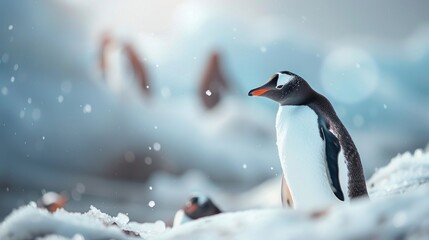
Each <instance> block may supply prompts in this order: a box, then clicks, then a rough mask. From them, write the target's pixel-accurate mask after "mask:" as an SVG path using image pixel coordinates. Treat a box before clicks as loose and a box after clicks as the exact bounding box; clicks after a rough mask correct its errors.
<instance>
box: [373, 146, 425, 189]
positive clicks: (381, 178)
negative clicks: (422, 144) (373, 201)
mask: <svg viewBox="0 0 429 240" xmlns="http://www.w3.org/2000/svg"><path fill="white" fill-rule="evenodd" d="M428 183H429V151H423V150H421V149H417V150H416V151H415V152H414V153H413V154H411V153H410V152H406V153H404V154H400V155H398V156H396V157H395V158H393V159H392V160H391V162H390V164H389V165H387V166H385V167H383V168H380V169H378V170H377V171H376V173H375V174H374V175H373V176H372V177H371V178H370V179H369V180H368V181H367V185H368V190H369V193H370V195H371V197H388V196H391V195H398V194H403V193H406V192H408V191H411V190H414V189H416V188H419V187H422V186H423V187H426V188H429V184H428Z"/></svg>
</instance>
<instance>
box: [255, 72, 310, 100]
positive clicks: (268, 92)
mask: <svg viewBox="0 0 429 240" xmlns="http://www.w3.org/2000/svg"><path fill="white" fill-rule="evenodd" d="M313 92H314V91H313V89H312V88H311V87H310V85H309V84H308V83H307V82H306V81H305V80H304V79H302V78H301V77H300V76H298V75H296V74H294V73H292V72H289V71H281V72H278V73H276V74H274V75H273V76H272V77H271V78H270V79H269V80H268V82H267V83H265V84H264V85H262V86H260V87H257V88H255V89H252V90H250V92H249V96H262V97H267V98H270V99H272V100H274V101H276V102H278V103H279V104H280V105H305V104H307V103H308V102H309V101H310V100H311V97H312V96H313Z"/></svg>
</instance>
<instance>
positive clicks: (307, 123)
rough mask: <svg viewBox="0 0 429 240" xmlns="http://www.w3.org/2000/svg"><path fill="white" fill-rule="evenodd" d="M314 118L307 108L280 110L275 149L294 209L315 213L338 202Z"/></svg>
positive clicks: (287, 107) (315, 116) (295, 107)
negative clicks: (330, 181)
mask: <svg viewBox="0 0 429 240" xmlns="http://www.w3.org/2000/svg"><path fill="white" fill-rule="evenodd" d="M317 118H318V117H317V115H316V113H315V112H314V111H313V110H312V109H311V108H309V107H308V106H280V107H279V110H278V113H277V119H276V130H277V147H278V151H279V157H280V162H281V165H282V169H283V174H284V176H285V179H286V181H287V184H288V186H289V189H290V192H291V195H292V199H293V203H294V208H296V209H316V208H321V207H325V206H327V205H330V204H332V203H334V202H338V201H339V200H338V199H337V198H336V196H335V195H334V193H333V192H332V190H331V187H330V184H329V180H328V176H327V167H326V160H325V158H326V155H325V142H324V141H323V139H322V138H321V137H320V131H319V125H318V121H317Z"/></svg>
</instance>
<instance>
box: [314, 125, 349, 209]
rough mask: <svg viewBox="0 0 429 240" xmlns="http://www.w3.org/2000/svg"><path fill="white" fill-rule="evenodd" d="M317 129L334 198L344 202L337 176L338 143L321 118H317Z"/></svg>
mask: <svg viewBox="0 0 429 240" xmlns="http://www.w3.org/2000/svg"><path fill="white" fill-rule="evenodd" d="M318 122H319V129H320V134H321V137H322V139H323V140H324V141H325V155H326V171H327V176H328V180H329V184H330V185H331V189H332V191H333V192H334V194H335V196H337V198H338V199H339V200H341V201H344V194H343V191H342V190H341V185H340V179H339V176H338V172H339V171H338V154H339V152H340V149H341V147H340V142H339V140H338V138H337V137H335V135H334V134H333V133H332V132H330V131H329V129H328V126H327V124H326V122H325V121H323V119H322V118H320V117H319V119H318Z"/></svg>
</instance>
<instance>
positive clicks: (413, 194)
mask: <svg viewBox="0 0 429 240" xmlns="http://www.w3.org/2000/svg"><path fill="white" fill-rule="evenodd" d="M428 181H429V153H428V152H424V151H422V150H417V151H416V152H415V153H414V154H411V153H405V154H403V155H398V156H397V157H395V158H394V159H392V161H391V163H390V164H389V165H388V166H386V167H384V168H382V169H380V170H378V171H377V172H376V173H375V174H374V176H372V178H371V179H370V180H369V181H368V185H369V191H370V195H371V200H365V199H362V200H358V201H355V202H353V204H350V205H348V204H341V205H336V206H331V207H330V208H328V209H321V210H320V211H318V212H304V211H294V210H290V209H283V208H265V209H252V210H246V211H238V212H228V213H223V214H219V215H216V216H212V217H206V218H202V219H199V220H196V221H192V222H189V223H186V224H183V225H181V226H179V227H176V228H173V229H170V228H168V227H166V226H165V224H164V223H163V222H162V221H157V222H155V223H143V224H142V223H137V222H132V221H130V220H129V218H128V217H127V216H126V215H125V214H122V213H119V214H118V216H116V217H111V216H109V215H107V214H104V213H102V212H101V211H100V210H98V209H96V208H95V207H91V209H90V210H89V211H88V212H86V213H83V214H81V213H71V212H67V211H65V210H59V211H57V212H55V213H53V214H50V213H48V212H47V211H46V210H44V209H38V208H36V206H35V204H34V203H30V204H29V205H27V206H23V207H21V208H19V209H17V210H15V211H14V212H13V213H11V214H10V215H9V216H8V217H7V218H6V219H5V221H4V222H3V223H2V224H1V225H0V239H6V240H9V239H11V240H15V239H43V240H47V239H75V240H76V239H262V238H264V237H267V236H269V238H270V239H427V238H429V204H427V199H428V198H429V188H428V187H429V184H427V183H428ZM271 185H272V184H267V185H265V186H266V188H267V189H272V187H271ZM263 186H264V185H261V186H260V187H259V188H261V187H263ZM271 191H272V190H271ZM261 192H263V191H262V190H261V189H259V190H258V191H256V192H255V193H261ZM246 196H247V197H250V198H251V197H252V196H251V194H250V193H247V195H246ZM238 199H239V198H237V200H238Z"/></svg>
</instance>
